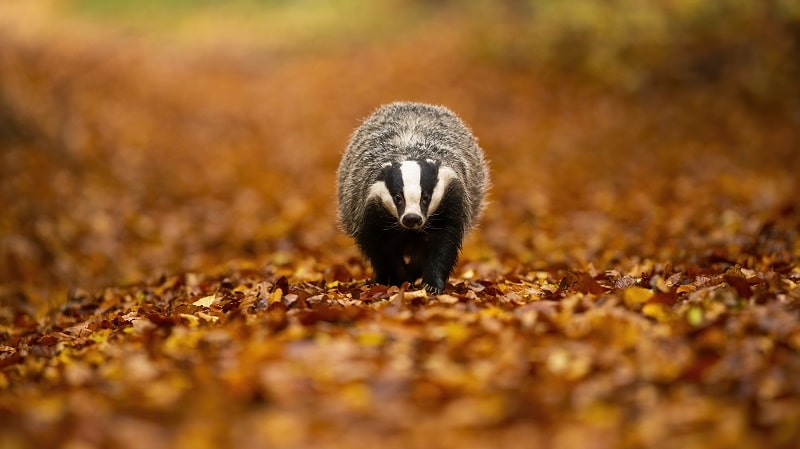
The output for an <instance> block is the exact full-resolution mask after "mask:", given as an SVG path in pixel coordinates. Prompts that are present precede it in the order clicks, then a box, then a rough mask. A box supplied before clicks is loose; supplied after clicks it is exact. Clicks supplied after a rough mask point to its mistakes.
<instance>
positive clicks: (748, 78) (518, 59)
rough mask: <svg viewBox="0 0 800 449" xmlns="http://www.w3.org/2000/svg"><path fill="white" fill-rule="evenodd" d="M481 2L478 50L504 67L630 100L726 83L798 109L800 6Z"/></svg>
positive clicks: (776, 2)
mask: <svg viewBox="0 0 800 449" xmlns="http://www.w3.org/2000/svg"><path fill="white" fill-rule="evenodd" d="M475 3H476V4H480V5H481V7H480V11H481V14H480V15H479V16H476V17H480V20H479V21H475V22H474V23H473V26H475V27H476V28H478V29H479V30H480V31H481V32H480V33H478V34H476V38H475V45H477V46H480V48H481V49H482V51H484V52H485V53H486V54H487V55H490V56H491V57H494V58H496V59H497V60H499V61H505V62H508V63H511V64H516V65H522V66H535V67H553V68H556V69H558V70H560V71H561V72H563V73H565V74H569V75H572V76H577V77H581V76H588V77H589V78H591V79H595V80H598V81H600V82H602V83H603V84H606V85H610V86H614V87H618V88H622V89H624V90H630V91H639V90H642V89H645V88H651V87H654V86H684V87H686V86H699V87H703V88H705V87H708V86H710V85H715V84H719V85H722V86H724V87H727V88H729V89H730V91H731V92H732V93H741V94H744V95H746V96H747V97H748V98H749V99H752V100H756V101H763V102H775V101H785V100H788V101H789V102H791V103H796V102H797V99H798V93H800V90H798V85H800V83H797V80H798V79H800V3H799V2H797V1H794V0H771V1H756V2H754V1H748V0H723V1H713V2H703V1H697V0H657V1H646V2H643V1H637V0H609V1H597V0H573V1H559V0H544V1H542V0H539V1H534V0H528V1H524V0H523V1H514V0H510V1H506V2H503V3H502V5H503V7H502V8H498V7H497V6H496V5H497V3H496V2H475Z"/></svg>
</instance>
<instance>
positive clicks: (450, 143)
mask: <svg viewBox="0 0 800 449" xmlns="http://www.w3.org/2000/svg"><path fill="white" fill-rule="evenodd" d="M422 159H433V160H436V161H440V162H441V163H442V165H445V166H448V167H450V168H452V169H453V171H454V172H455V174H456V177H457V179H458V182H459V183H460V184H461V186H462V187H463V195H464V208H463V210H464V211H465V216H464V217H463V220H464V221H463V225H464V228H465V230H468V229H470V228H472V227H473V226H474V225H475V224H476V222H477V219H478V218H479V217H480V214H481V212H482V210H483V198H484V196H485V193H486V190H487V188H488V183H489V176H488V167H487V164H486V161H485V159H484V157H483V151H482V150H481V149H480V147H479V146H478V144H477V142H476V140H475V137H473V135H472V133H471V132H470V130H469V129H468V128H467V126H466V125H465V124H464V122H462V121H461V119H459V118H458V117H457V116H456V115H455V114H454V113H453V112H451V111H450V110H449V109H447V108H444V107H441V106H432V105H427V104H421V103H400V102H398V103H392V104H389V105H386V106H383V107H381V108H379V109H378V110H377V111H376V112H375V113H373V114H372V115H371V116H369V117H368V118H367V119H366V120H365V121H364V123H363V124H362V125H361V126H360V127H359V128H358V129H356V131H355V132H354V133H353V136H352V137H351V139H350V144H349V145H348V147H347V149H346V150H345V153H344V156H343V157H342V161H341V164H340V165H339V170H338V173H337V175H338V184H337V194H338V204H339V221H340V224H341V226H342V228H343V229H344V231H345V232H347V233H348V234H349V235H356V234H357V233H358V231H359V229H360V227H361V226H362V224H363V220H364V212H365V210H366V206H367V197H368V195H369V189H370V186H371V185H372V184H373V183H374V182H375V180H376V177H377V176H378V174H379V173H380V171H381V167H382V166H383V165H384V164H386V163H389V162H400V161H406V160H422Z"/></svg>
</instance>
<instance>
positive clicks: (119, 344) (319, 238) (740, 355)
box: [0, 33, 800, 448]
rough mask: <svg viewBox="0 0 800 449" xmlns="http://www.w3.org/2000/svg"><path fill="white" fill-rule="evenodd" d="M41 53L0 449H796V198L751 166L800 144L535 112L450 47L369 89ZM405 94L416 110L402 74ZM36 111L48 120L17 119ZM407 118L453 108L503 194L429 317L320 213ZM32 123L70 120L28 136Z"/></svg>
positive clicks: (750, 131) (634, 113)
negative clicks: (376, 141) (351, 164)
mask: <svg viewBox="0 0 800 449" xmlns="http://www.w3.org/2000/svg"><path fill="white" fill-rule="evenodd" d="M40 39H41V40H40V41H36V40H35V39H34V40H31V41H23V40H22V38H21V37H18V36H15V35H14V34H13V33H11V34H8V35H6V36H4V37H3V40H5V41H6V42H7V43H8V44H9V47H7V48H10V49H11V50H9V51H11V52H13V53H7V54H13V55H14V57H13V58H10V57H3V58H0V65H1V67H0V69H2V73H6V74H8V75H7V76H6V78H5V79H4V80H3V84H2V89H3V90H2V92H3V95H4V97H2V98H7V100H5V101H6V103H8V106H7V107H8V108H11V109H12V110H13V112H14V113H15V117H18V118H19V117H22V118H21V119H19V120H20V121H21V123H22V124H19V125H18V126H19V127H20V129H28V130H29V131H30V132H32V133H33V134H34V135H36V136H38V137H35V138H18V139H17V140H13V139H12V140H10V141H8V142H7V141H3V144H2V145H3V148H4V151H5V153H4V154H3V157H4V164H3V169H2V170H3V173H2V174H3V176H4V179H5V180H6V182H5V183H4V185H3V186H2V189H1V190H0V195H2V199H3V200H4V204H6V205H7V206H6V207H7V211H6V212H7V214H6V215H5V217H4V218H3V221H1V222H0V226H2V230H3V233H4V234H3V247H2V248H3V249H2V251H3V255H4V262H2V263H3V264H5V265H3V267H4V270H3V274H2V281H3V283H2V291H0V296H1V297H2V301H3V302H2V304H0V446H2V447H11V448H27V447H121V448H138V447H147V448H162V447H163V448H166V447H193V448H194V447H242V448H248V447H253V448H256V447H287V448H290V447H370V446H377V445H381V446H383V447H403V448H406V447H537V446H543V447H549V446H553V447H599V448H604V447H689V448H691V447H698V448H700V447H702V448H710V447H721V448H722V447H725V448H728V447H766V446H769V447H787V448H788V447H792V446H793V445H794V444H796V442H797V441H798V440H800V434H798V432H799V431H798V429H800V425H799V424H800V376H798V373H800V323H798V320H800V316H799V315H798V310H800V285H798V284H800V238H798V233H800V212H798V209H797V207H796V206H795V202H796V192H797V188H798V186H800V185H799V184H797V181H796V178H795V176H796V175H794V174H793V173H796V172H793V168H794V167H793V166H792V164H794V165H796V161H786V160H781V159H771V158H770V156H769V155H767V156H764V153H763V151H766V150H765V149H769V148H770V146H781V145H782V146H783V147H786V146H787V145H791V144H792V142H794V141H795V140H793V137H794V135H793V134H791V133H790V132H789V133H787V131H785V128H782V126H784V125H785V123H777V124H776V123H772V122H770V121H768V120H764V121H758V120H759V119H758V118H757V117H750V116H747V115H737V114H746V112H744V111H743V110H741V109H735V110H733V111H730V114H731V116H732V117H734V118H731V119H730V120H728V119H726V118H725V117H727V116H723V115H719V116H715V115H714V113H715V112H717V111H719V110H726V109H727V108H729V107H730V105H729V104H726V103H724V100H722V99H718V98H714V97H712V98H713V99H714V101H715V102H718V103H714V104H717V105H718V106H717V107H718V108H719V109H715V108H712V109H711V110H710V111H701V110H696V109H694V110H692V109H691V108H692V107H695V106H694V105H696V104H697V102H699V103H702V104H706V103H703V102H702V101H700V100H702V99H707V98H705V97H702V96H701V97H698V98H699V99H698V98H694V97H691V96H689V97H680V96H676V97H673V96H668V98H665V99H663V100H662V102H661V103H657V104H655V105H653V104H646V103H637V102H635V101H631V100H630V99H619V98H616V97H609V96H606V95H605V94H603V93H597V92H594V91H592V90H591V89H588V90H581V89H580V88H577V87H573V88H571V87H564V85H563V84H558V86H560V87H558V88H557V89H559V90H558V92H560V95H554V94H553V92H552V91H551V89H550V88H551V87H552V85H548V84H547V83H548V81H547V80H546V79H543V80H542V86H537V85H533V84H531V83H530V78H528V76H530V75H529V74H527V75H525V76H522V75H520V74H515V73H508V72H503V71H498V70H492V69H491V68H490V67H487V66H484V65H481V64H480V63H479V61H478V62H476V61H475V60H473V59H470V58H471V57H470V56H469V55H468V54H467V55H466V56H464V53H463V52H457V51H453V45H456V44H454V43H453V42H449V41H447V40H446V39H445V40H444V41H435V44H432V45H431V46H429V47H426V49H425V52H427V54H428V57H430V58H431V59H430V60H431V61H437V62H435V63H432V64H433V65H432V66H431V67H427V68H420V67H418V66H416V65H414V64H413V58H408V57H406V56H409V55H413V54H416V52H418V51H419V49H418V48H417V47H415V46H413V45H411V44H409V45H407V46H404V45H403V44H397V45H396V46H394V47H392V48H391V49H389V50H390V51H392V52H393V53H392V54H393V55H394V56H396V59H397V60H398V61H400V62H397V64H398V65H395V66H392V67H389V68H387V67H385V66H382V65H381V64H377V63H375V61H373V59H374V58H378V57H379V55H380V54H382V53H381V52H377V51H376V50H374V49H372V50H371V49H366V50H364V53H363V57H364V58H366V62H363V61H362V64H367V65H368V66H369V67H370V68H371V69H373V70H371V71H370V73H371V74H372V76H373V79H372V80H371V81H369V82H367V87H364V91H363V92H361V91H356V92H351V91H348V89H347V86H352V85H353V83H355V82H356V81H358V82H365V81H363V76H362V75H363V73H364V71H363V69H364V67H361V66H358V65H356V66H353V65H352V64H351V63H350V62H348V61H347V60H346V59H345V58H341V59H336V58H331V59H330V60H328V59H324V58H323V60H322V61H318V60H316V61H312V60H310V59H305V58H295V59H289V60H286V61H278V62H275V61H259V62H252V63H247V64H252V66H251V65H247V64H246V63H244V62H241V61H240V62H235V61H232V62H231V65H230V66H229V67H227V68H217V69H212V68H211V67H210V66H211V65H213V66H214V67H217V66H216V63H215V61H218V59H215V58H222V56H221V55H217V54H214V53H209V54H208V55H204V56H197V58H196V60H191V61H190V60H180V61H177V62H175V61H173V60H171V56H169V55H163V54H158V53H156V54H155V55H151V56H150V57H152V58H154V59H152V60H147V59H145V58H143V56H142V55H141V54H140V53H139V52H140V51H141V50H140V49H137V48H134V47H132V48H131V49H130V50H126V51H124V52H121V53H120V54H119V57H118V59H106V58H105V56H106V55H108V54H109V53H108V52H109V51H110V48H111V47H104V46H102V45H99V43H98V42H95V41H90V42H91V43H92V45H90V46H87V45H86V44H87V43H86V42H85V41H80V40H77V41H71V40H56V41H53V40H52V37H50V38H48V37H47V36H43V37H40ZM456 48H458V47H456ZM79 50H80V51H79ZM459 55H461V56H459ZM39 58H44V59H43V60H44V61H45V65H44V66H46V67H50V68H51V69H52V70H51V71H44V72H43V71H41V67H44V66H40V65H38V63H37V61H39V60H40V59H39ZM137 58H138V59H137ZM204 58H206V59H204ZM370 58H373V59H370ZM136 60H138V61H139V63H136V64H131V62H132V61H136ZM143 61H149V62H143ZM403 61H406V62H403ZM409 61H410V62H409ZM89 62H92V63H93V64H96V70H95V71H92V72H89V73H83V72H81V71H80V70H79V68H80V67H82V66H83V65H84V64H87V63H89ZM264 64H266V65H269V67H270V70H267V69H266V68H265V67H264V66H263V65H264ZM271 64H275V65H271ZM404 64H406V65H404ZM454 67H455V68H457V69H458V70H454V69H453V68H454ZM311 68H313V69H314V70H317V72H314V73H318V74H319V75H317V76H322V74H324V75H325V76H329V77H330V79H328V78H326V79H324V80H321V79H320V78H317V77H316V76H315V77H310V76H302V75H307V74H308V73H309V70H310V69H311ZM273 70H274V71H273ZM415 70H427V72H424V74H427V75H429V77H428V78H427V79H428V84H427V85H426V86H419V85H416V84H415V83H413V82H412V81H409V80H408V78H413V77H400V78H403V79H405V80H406V81H402V80H399V79H398V77H397V73H409V72H412V71H415ZM163 71H172V72H169V73H178V74H179V75H180V76H177V77H174V76H167V74H166V73H165V72H163ZM275 71H277V72H275ZM395 71H397V72H395ZM189 73H191V74H192V77H189V76H186V75H187V74H189ZM448 73H450V74H452V73H459V75H458V80H455V79H454V78H452V77H454V76H455V75H447V74H448ZM254 74H257V76H256V75H254ZM421 76H422V75H420V77H421ZM264 78H266V79H264ZM186 79H191V80H192V81H189V82H184V81H175V80H186ZM285 79H295V80H296V84H293V86H295V88H296V89H295V90H291V91H287V92H284V91H282V90H281V89H275V88H271V87H270V86H271V84H270V83H271V82H272V83H276V85H277V84H279V83H280V82H282V81H281V80H285ZM59 80H61V81H59ZM456 81H458V82H460V83H463V84H460V85H462V86H466V87H464V88H468V89H469V92H470V95H471V98H472V100H470V101H466V100H465V99H464V98H465V96H464V92H462V91H461V90H459V89H456V88H446V86H453V85H459V84H458V83H456ZM59 82H61V83H66V84H59ZM404 82H405V83H408V84H403V83H404ZM69 83H73V84H69ZM534 84H535V83H534ZM65 86H66V87H65ZM207 86H217V87H218V89H215V90H211V91H208V89H207ZM220 86H225V89H223V88H222V87H220ZM112 87H114V89H112V90H110V89H111V88H112ZM59 89H66V90H63V91H59ZM571 89H574V90H571ZM111 91H115V92H119V95H120V97H119V98H115V97H109V96H108V95H107V94H108V92H111ZM54 92H68V93H69V95H68V96H69V98H67V99H66V100H64V102H62V103H58V104H55V103H54V104H52V105H51V106H52V108H50V109H48V108H47V107H42V106H41V105H39V104H37V103H35V102H33V103H26V102H25V101H22V100H21V99H25V98H27V97H26V96H25V95H31V96H33V97H35V98H42V99H44V100H42V101H45V102H46V101H50V100H48V98H56V97H55V96H53V95H50V94H53V93H54ZM376 92H377V93H376ZM12 93H13V95H12ZM411 93H415V94H418V95H421V96H422V97H424V98H429V99H431V100H435V101H438V102H443V103H447V104H448V105H450V106H451V107H452V108H453V109H455V110H459V111H463V113H464V114H465V116H466V117H468V120H467V121H468V122H470V123H471V124H474V126H475V130H476V134H478V135H479V136H480V137H481V143H482V145H483V146H485V148H486V149H487V152H488V153H489V157H490V159H491V160H492V169H493V175H494V179H495V186H494V188H493V190H492V203H491V205H490V207H489V209H488V210H487V213H486V215H485V216H484V219H483V223H482V226H481V228H480V229H479V230H478V231H476V232H475V233H473V235H472V236H470V239H469V240H468V241H467V244H466V247H465V248H464V253H463V256H462V258H461V261H460V263H459V266H458V267H457V269H456V272H455V273H454V275H453V277H451V279H450V281H449V283H448V285H447V288H446V290H445V292H444V294H442V295H438V296H431V295H428V294H426V293H425V292H424V291H423V290H421V289H419V288H418V286H412V285H403V286H383V285H376V284H372V283H371V282H369V281H367V279H368V277H369V274H370V271H369V268H368V266H367V265H366V264H365V263H364V262H363V261H362V260H361V259H360V258H359V256H358V254H357V252H356V251H355V248H353V245H352V243H351V242H349V241H347V240H346V239H344V238H343V236H341V234H340V233H339V232H338V231H337V230H336V228H335V217H334V216H333V212H332V211H333V208H332V207H331V201H332V196H331V194H330V192H331V190H330V189H331V188H332V185H333V184H332V183H333V175H332V174H333V170H334V169H335V165H336V163H337V162H338V161H337V157H338V155H339V154H340V153H339V152H338V151H339V150H340V147H341V146H342V145H343V144H344V142H345V141H346V137H347V133H349V132H350V131H351V129H352V127H353V125H354V123H357V119H358V117H362V116H364V115H365V114H366V111H369V110H370V108H372V107H374V106H375V105H376V102H378V101H380V98H383V96H385V95H392V96H398V97H399V96H404V95H410V94H411ZM201 94H202V95H201ZM298 96H299V97H298ZM562 97H563V98H562ZM508 98H516V99H517V100H515V102H512V103H511V104H509V105H507V106H503V107H501V106H500V105H503V104H505V100H506V99H508ZM565 98H566V99H565ZM199 99H203V101H202V102H200V101H199ZM266 99H269V101H270V103H269V104H270V105H272V106H270V107H269V108H265V107H263V104H266V103H264V102H265V101H266ZM345 100H347V101H345ZM653 101H655V100H653ZM473 102H474V103H473ZM201 103H202V104H201ZM474 104H486V105H494V106H492V107H487V108H480V110H477V109H476V108H475V107H474ZM675 104H676V105H677V106H671V105H675ZM259 105H262V106H259ZM4 107H6V106H4ZM681 107H688V108H690V110H689V112H688V117H686V118H684V119H681V118H680V116H681V115H680V114H677V112H676V109H674V108H678V109H680V108H681ZM504 108H508V109H504ZM52 110H58V111H62V112H64V113H65V115H64V116H65V117H67V116H70V117H74V118H73V119H72V120H73V121H72V122H70V121H66V122H65V123H64V124H63V126H62V128H58V127H55V128H53V127H50V126H49V125H48V124H49V123H51V119H50V116H51V114H52ZM108 111H117V112H118V113H122V114H123V115H114V114H108ZM254 111H256V112H254ZM282 111H290V113H285V112H282ZM67 113H68V114H67ZM154 114H155V116H154ZM334 115H335V118H330V117H331V116H334ZM513 117H520V118H530V120H521V119H516V120H515V119H514V118H513ZM698 117H702V118H703V120H705V122H704V123H712V124H715V125H716V126H718V127H719V131H718V132H719V133H720V135H716V134H712V135H711V136H710V137H709V135H708V134H706V133H708V132H709V131H708V130H707V129H705V128H702V129H699V128H697V127H696V125H695V124H696V122H697V121H698V120H695V119H697V118H698ZM743 117H747V118H749V119H752V120H749V121H747V120H743ZM676 118H677V122H673V126H674V129H664V127H663V125H662V124H663V123H664V121H665V120H667V119H669V120H673V119H676ZM701 121H702V120H701ZM531 123H536V125H532V124H531ZM312 125H317V126H315V127H314V130H315V131H314V133H310V132H309V131H308V130H309V129H310V127H312ZM57 128H58V129H57ZM673 131H675V132H673ZM736 133H738V134H736ZM23 134H25V133H23ZM312 134H313V135H312ZM731 135H733V136H734V137H731ZM146 136H149V137H146ZM738 137H741V138H742V139H745V138H746V139H745V140H742V141H745V142H746V145H739V144H737V143H726V142H731V140H733V141H736V139H737V138H738ZM52 141H63V142H65V145H66V146H67V148H66V149H62V151H63V152H58V151H55V150H54V149H53V148H51V147H50V146H49V144H47V142H52ZM522 142H530V145H531V146H535V147H541V148H545V149H546V150H547V151H540V150H535V149H532V148H529V147H528V146H526V145H528V144H527V143H525V144H523V143H522ZM625 142H633V143H635V144H639V143H641V144H644V145H650V147H648V148H649V149H650V151H651V153H648V154H647V155H646V156H644V155H642V154H641V152H639V151H638V147H637V148H631V145H633V144H627V145H628V146H627V147H626V146H625ZM719 142H723V143H724V144H720V143H719ZM726 145H727V146H726ZM707 146H708V147H710V148H706V147H707ZM699 147H703V148H705V150H704V151H703V152H700V154H699V155H698V153H696V152H695V149H697V148H699ZM165 148H168V149H170V150H171V152H165V151H164V149H165ZM264 148H268V149H269V150H268V152H269V154H267V155H265V154H264V152H265V151H266V150H265V149H264ZM298 148H303V149H304V153H303V158H300V159H297V158H295V157H293V155H296V152H297V151H298ZM586 148H598V149H599V151H598V153H597V154H595V153H590V152H587V151H585V149H586ZM581 149H583V150H581ZM54 151H55V152H54ZM234 152H235V156H233V154H234ZM54 154H56V155H59V156H58V157H62V158H66V159H65V160H57V161H55V162H54V159H52V157H51V156H52V155H54ZM631 155H635V161H634V162H635V163H633V162H631V161H632V159H631V158H632V156H631ZM754 155H761V156H758V157H756V156H754ZM754 159H755V160H758V162H757V163H751V162H752V161H753V160H754ZM152 161H158V162H159V163H158V164H154V163H152ZM531 170H534V171H535V176H531V173H530V172H531ZM31 172H36V173H40V174H43V175H44V174H46V175H47V177H48V179H51V180H52V182H53V184H42V183H38V182H32V180H31V179H30V178H29V177H27V176H26V175H25V173H31ZM54 186H55V187H54ZM19 197H24V198H26V199H28V200H29V201H14V200H15V199H16V198H19ZM64 298H66V299H64Z"/></svg>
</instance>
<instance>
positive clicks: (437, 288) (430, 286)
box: [424, 282, 444, 295]
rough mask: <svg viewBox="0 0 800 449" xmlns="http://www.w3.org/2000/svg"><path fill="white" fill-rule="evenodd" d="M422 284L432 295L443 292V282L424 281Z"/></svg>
mask: <svg viewBox="0 0 800 449" xmlns="http://www.w3.org/2000/svg"><path fill="white" fill-rule="evenodd" d="M424 285H425V291H427V292H428V293H430V294H432V295H441V294H442V293H444V282H441V283H435V284H434V283H432V282H426V283H424Z"/></svg>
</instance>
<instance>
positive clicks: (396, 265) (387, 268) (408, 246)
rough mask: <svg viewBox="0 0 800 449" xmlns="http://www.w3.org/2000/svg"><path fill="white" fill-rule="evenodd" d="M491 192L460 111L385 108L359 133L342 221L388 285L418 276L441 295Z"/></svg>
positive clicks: (345, 179) (347, 163)
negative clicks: (464, 243)
mask: <svg viewBox="0 0 800 449" xmlns="http://www.w3.org/2000/svg"><path fill="white" fill-rule="evenodd" d="M488 186H489V170H488V166H487V163H486V161H485V159H484V156H483V151H482V150H481V149H480V147H478V144H477V142H476V140H475V138H474V137H473V135H472V133H471V132H470V130H469V129H468V128H467V126H466V125H465V124H464V122H462V121H461V119H459V118H458V117H457V116H456V115H455V114H454V113H453V112H451V111H450V110H448V109H446V108H444V107H440V106H432V105H427V104H421V103H399V102H398V103H392V104H389V105H386V106H383V107H381V108H379V109H378V110H377V111H376V112H375V113H374V114H372V115H371V116H370V117H368V118H367V119H366V120H365V121H364V123H363V124H362V125H361V126H360V127H359V128H358V129H356V131H355V132H354V133H353V136H352V137H351V139H350V144H349V145H348V147H347V150H346V151H345V153H344V156H343V158H342V161H341V164H340V165H339V170H338V186H337V193H338V202H339V222H340V224H341V226H342V228H343V230H344V231H345V232H347V234H349V235H350V236H352V237H354V238H355V240H356V243H357V244H358V246H359V248H360V249H361V250H362V252H363V253H364V255H365V256H366V257H367V258H368V259H369V260H370V262H371V263H372V266H373V269H374V271H375V280H376V281H377V282H381V283H386V284H399V283H402V282H405V281H409V282H412V283H413V282H414V281H415V280H416V279H418V278H419V277H421V278H422V281H423V284H424V285H425V286H426V287H427V288H428V290H430V291H432V292H436V293H439V292H442V291H443V290H444V284H445V282H446V281H447V278H448V276H449V275H450V273H451V272H452V270H453V268H454V267H455V264H456V261H457V259H458V253H459V251H460V249H461V242H462V240H463V238H464V234H465V233H466V232H467V231H468V230H469V229H471V228H472V227H473V226H474V225H475V224H476V223H477V220H478V218H479V217H480V215H481V212H482V211H483V207H484V197H485V195H486V190H487V189H488Z"/></svg>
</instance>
